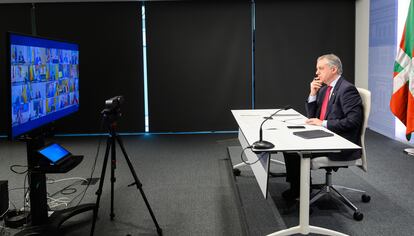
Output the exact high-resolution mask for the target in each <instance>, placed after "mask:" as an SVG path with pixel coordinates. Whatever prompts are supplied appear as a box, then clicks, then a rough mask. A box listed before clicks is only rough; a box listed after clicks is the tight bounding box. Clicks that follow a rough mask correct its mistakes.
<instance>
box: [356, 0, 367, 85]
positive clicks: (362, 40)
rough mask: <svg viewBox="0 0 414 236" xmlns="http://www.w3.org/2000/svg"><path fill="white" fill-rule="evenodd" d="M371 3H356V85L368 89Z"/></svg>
mask: <svg viewBox="0 0 414 236" xmlns="http://www.w3.org/2000/svg"><path fill="white" fill-rule="evenodd" d="M369 1H370V0H356V1H355V85H356V86H357V87H361V88H365V89H368V58H369V57H368V55H369Z"/></svg>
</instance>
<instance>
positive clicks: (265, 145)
mask: <svg viewBox="0 0 414 236" xmlns="http://www.w3.org/2000/svg"><path fill="white" fill-rule="evenodd" d="M290 108H291V106H290V105H287V106H285V107H284V108H282V109H279V110H277V111H276V112H275V113H273V114H272V115H270V116H269V117H264V118H265V120H264V121H263V122H262V124H261V125H260V129H259V137H260V139H259V141H256V142H254V143H253V145H252V147H253V148H254V149H271V148H274V147H275V145H274V144H273V143H271V142H269V141H266V140H263V124H264V123H265V122H266V121H268V120H270V119H272V116H274V115H276V114H277V113H278V112H280V111H285V110H289V109H290Z"/></svg>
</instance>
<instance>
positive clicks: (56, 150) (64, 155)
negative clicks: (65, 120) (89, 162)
mask: <svg viewBox="0 0 414 236" xmlns="http://www.w3.org/2000/svg"><path fill="white" fill-rule="evenodd" d="M38 152H39V153H40V154H41V155H42V156H44V157H46V158H47V159H48V160H49V161H50V162H51V163H52V164H53V165H59V164H61V163H63V162H65V161H66V160H67V159H68V157H70V156H71V155H72V153H70V152H69V151H68V150H66V149H65V148H64V147H62V146H60V145H59V144H57V143H51V144H49V145H47V146H45V147H43V148H41V149H40V150H38Z"/></svg>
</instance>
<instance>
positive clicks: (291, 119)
mask: <svg viewBox="0 0 414 236" xmlns="http://www.w3.org/2000/svg"><path fill="white" fill-rule="evenodd" d="M299 119H303V117H298V118H292V119H286V120H282V122H286V121H290V120H299Z"/></svg>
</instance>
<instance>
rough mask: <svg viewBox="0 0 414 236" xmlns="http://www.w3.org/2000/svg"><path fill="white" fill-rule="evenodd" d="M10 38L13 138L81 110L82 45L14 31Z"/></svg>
mask: <svg viewBox="0 0 414 236" xmlns="http://www.w3.org/2000/svg"><path fill="white" fill-rule="evenodd" d="M9 42H10V45H9V46H10V55H9V56H10V79H11V136H12V138H14V137H16V136H18V135H21V134H24V133H27V132H29V131H31V130H33V129H35V128H38V127H40V126H42V125H45V124H47V123H50V122H52V121H54V120H57V119H59V118H62V117H64V116H66V115H68V114H70V113H73V112H75V111H77V110H78V108H79V48H78V45H77V44H74V43H68V42H63V41H55V40H50V39H44V38H38V37H32V36H26V35H19V34H12V33H11V34H9Z"/></svg>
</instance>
